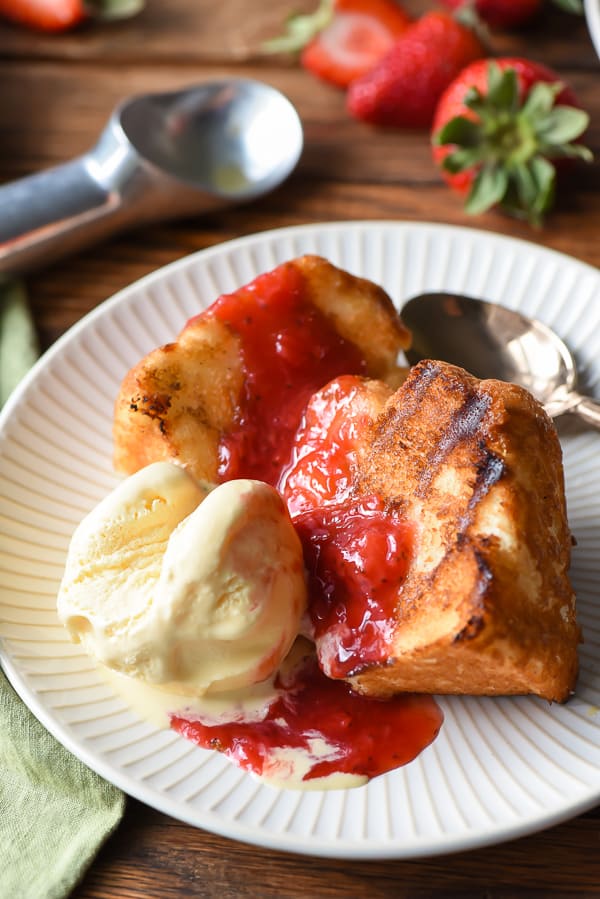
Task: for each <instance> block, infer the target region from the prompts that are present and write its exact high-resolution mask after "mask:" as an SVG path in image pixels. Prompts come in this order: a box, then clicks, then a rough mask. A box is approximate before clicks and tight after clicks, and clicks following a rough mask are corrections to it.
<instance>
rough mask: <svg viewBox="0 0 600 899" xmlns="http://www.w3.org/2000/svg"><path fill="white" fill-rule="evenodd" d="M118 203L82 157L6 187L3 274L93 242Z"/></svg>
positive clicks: (0, 216) (2, 190)
mask: <svg viewBox="0 0 600 899" xmlns="http://www.w3.org/2000/svg"><path fill="white" fill-rule="evenodd" d="M115 202H118V200H117V198H116V197H115V196H114V195H111V191H110V190H108V189H107V188H106V187H105V186H103V185H102V184H101V183H100V182H99V181H98V180H97V179H96V178H95V177H94V172H93V166H92V160H91V158H90V157H88V156H81V157H79V158H78V159H74V160H72V161H70V162H67V163H65V164H63V165H59V166H56V167H54V168H52V169H48V170H47V171H45V172H40V173H38V174H36V175H30V176H28V177H26V178H21V179H20V180H18V181H12V182H10V183H9V184H5V185H3V186H2V187H0V273H10V274H21V273H23V272H25V271H27V270H28V269H31V268H33V267H35V266H37V265H40V264H41V263H46V262H53V261H54V260H55V259H57V258H58V257H59V256H62V255H64V254H65V253H66V252H69V251H71V250H74V249H77V248H79V247H80V246H82V245H83V244H85V243H88V242H89V241H90V240H91V239H92V237H96V236H98V233H99V231H101V230H103V229H102V228H101V227H100V223H101V222H102V221H103V220H104V219H106V218H107V216H108V215H109V213H110V212H111V211H112V207H114V205H115Z"/></svg>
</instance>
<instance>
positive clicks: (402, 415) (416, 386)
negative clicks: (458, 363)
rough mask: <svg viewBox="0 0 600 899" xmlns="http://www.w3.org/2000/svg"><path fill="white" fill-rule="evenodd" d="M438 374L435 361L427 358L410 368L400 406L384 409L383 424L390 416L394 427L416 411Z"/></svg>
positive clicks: (438, 369)
mask: <svg viewBox="0 0 600 899" xmlns="http://www.w3.org/2000/svg"><path fill="white" fill-rule="evenodd" d="M439 376H440V367H439V365H436V363H435V362H431V361H429V360H427V361H426V362H420V363H419V364H418V365H415V367H414V368H413V369H412V372H411V375H409V377H408V379H407V380H406V381H405V382H404V385H403V390H404V393H405V396H404V397H403V399H402V406H401V407H400V408H394V409H392V410H389V411H387V410H385V411H384V413H383V415H382V417H381V422H382V424H385V421H386V420H389V418H390V417H393V419H394V427H397V423H399V422H402V421H404V420H405V419H407V418H412V416H413V415H414V414H415V413H416V412H417V410H418V408H419V406H420V405H421V401H422V399H423V397H424V395H425V394H426V393H427V392H428V390H429V388H430V386H431V384H432V383H433V381H435V379H436V378H438V377H439Z"/></svg>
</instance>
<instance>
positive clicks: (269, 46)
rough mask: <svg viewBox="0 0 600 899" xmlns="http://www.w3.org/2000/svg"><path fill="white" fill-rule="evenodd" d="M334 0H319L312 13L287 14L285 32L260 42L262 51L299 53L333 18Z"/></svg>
mask: <svg viewBox="0 0 600 899" xmlns="http://www.w3.org/2000/svg"><path fill="white" fill-rule="evenodd" d="M334 5H335V0H321V2H320V3H319V6H318V7H317V9H316V10H315V11H314V12H313V13H308V14H295V15H292V16H289V17H288V19H287V20H286V23H285V32H284V33H283V34H281V35H279V36H278V37H274V38H271V39H270V40H268V41H264V43H263V44H261V50H262V51H263V53H299V52H300V51H301V50H303V49H304V47H305V46H306V45H307V44H308V43H309V41H311V40H312V39H313V38H314V37H316V36H317V34H319V32H321V31H323V29H324V28H327V26H328V25H329V24H331V21H332V19H333V13H334Z"/></svg>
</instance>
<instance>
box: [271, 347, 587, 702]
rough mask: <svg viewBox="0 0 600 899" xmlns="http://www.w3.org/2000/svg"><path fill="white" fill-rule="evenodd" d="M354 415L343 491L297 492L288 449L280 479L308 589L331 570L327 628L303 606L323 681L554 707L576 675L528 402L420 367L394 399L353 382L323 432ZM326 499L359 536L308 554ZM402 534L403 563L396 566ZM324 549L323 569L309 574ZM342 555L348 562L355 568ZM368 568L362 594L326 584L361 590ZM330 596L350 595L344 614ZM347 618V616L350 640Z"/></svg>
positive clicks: (555, 488) (556, 539)
mask: <svg viewBox="0 0 600 899" xmlns="http://www.w3.org/2000/svg"><path fill="white" fill-rule="evenodd" d="M355 380H356V379H355ZM332 389H333V388H332V387H331V386H330V387H329V388H328V391H329V393H330V394H331V392H332ZM367 407H368V409H369V414H368V415H366V417H365V409H366V408H367ZM353 408H354V409H358V410H360V415H362V427H361V428H357V427H354V429H353V430H352V433H353V434H354V435H355V438H354V441H355V442H354V445H353V446H351V447H350V448H349V454H350V457H351V460H352V464H351V472H350V476H349V487H346V488H344V490H343V491H342V494H341V495H338V496H335V497H325V499H324V500H323V499H322V498H321V497H320V496H319V495H318V494H317V491H315V490H312V491H311V489H307V487H306V483H307V478H306V477H304V473H303V472H302V471H301V466H302V464H303V461H302V455H303V452H305V451H303V450H302V448H300V449H299V450H298V451H297V456H298V458H299V459H300V461H299V463H298V467H297V469H296V471H294V472H292V473H291V474H290V475H289V478H288V484H287V485H286V489H287V490H288V493H289V492H291V493H292V494H293V493H294V492H295V493H296V497H294V496H292V497H291V508H294V503H296V506H297V507H298V508H299V509H300V514H299V515H298V517H297V522H298V526H299V528H300V530H301V533H302V531H303V529H304V533H303V540H304V542H305V547H306V548H305V555H306V558H307V564H308V566H309V570H310V569H311V564H312V563H311V559H313V561H314V559H315V558H316V559H317V562H318V564H321V569H320V570H318V571H317V575H318V577H317V578H316V579H313V588H314V585H315V583H317V582H318V584H319V585H322V584H324V583H325V584H327V579H328V577H330V576H331V572H332V571H333V572H334V576H333V581H331V583H333V585H334V589H330V588H331V584H330V585H329V587H326V590H329V596H330V597H332V599H330V600H329V601H332V602H333V603H334V605H335V609H334V615H333V616H332V619H331V620H332V626H331V627H329V628H325V629H323V627H322V622H323V619H324V613H323V611H322V602H321V606H319V605H317V606H316V607H315V606H314V605H313V606H312V607H313V609H314V608H317V612H318V614H317V615H316V616H314V618H313V624H316V626H317V633H318V636H317V639H316V642H317V650H318V654H319V658H320V662H321V665H322V667H323V668H324V670H325V673H326V674H329V675H330V676H334V677H339V676H347V677H348V679H349V680H350V682H351V683H352V685H353V687H354V688H355V689H357V690H359V691H360V692H362V693H365V694H369V695H373V696H381V697H385V696H389V695H391V694H394V693H396V692H400V691H415V692H426V693H455V694H456V693H459V694H485V695H494V694H519V693H523V694H526V693H533V694H537V695H538V696H541V697H544V698H545V699H548V700H557V701H563V700H565V699H566V698H567V697H568V696H569V694H570V693H571V692H572V690H573V688H574V684H575V679H576V675H577V644H578V641H579V629H578V626H577V624H576V619H575V598H574V594H573V590H572V588H571V584H570V582H569V577H568V567H569V559H570V549H571V535H570V532H569V528H568V524H567V517H566V505H565V493H564V483H563V470H562V460H561V449H560V445H559V441H558V437H557V434H556V431H555V428H554V426H553V424H552V421H551V420H550V419H549V417H548V416H547V415H546V413H545V412H544V410H543V409H542V407H541V406H540V405H539V404H538V403H537V402H536V401H535V400H534V399H533V397H532V396H531V395H530V394H529V393H528V392H527V391H525V390H523V389H522V388H520V387H517V386H515V385H513V384H508V383H504V382H501V381H491V380H489V381H480V380H478V379H476V378H474V377H472V376H471V375H469V374H467V373H466V372H465V371H463V370H462V369H460V368H457V367H455V366H452V365H448V364H446V363H443V362H434V361H424V362H422V363H420V364H419V365H417V366H415V367H414V368H413V369H411V371H410V373H409V375H408V378H407V379H406V381H405V382H404V383H403V384H402V386H401V387H400V388H399V389H398V390H397V391H396V392H394V393H392V392H391V391H390V390H385V389H382V388H381V386H379V387H378V389H377V390H374V389H373V387H372V385H371V383H370V382H364V383H363V385H362V387H361V389H360V396H359V397H358V398H356V397H353V398H352V403H347V404H346V405H343V404H341V405H340V406H339V409H340V412H339V413H338V414H337V419H336V417H335V416H333V415H331V414H330V415H329V418H330V420H331V421H333V422H334V426H335V429H336V437H335V442H336V444H337V443H339V438H338V436H337V435H338V434H340V433H341V434H343V433H349V432H350V429H349V428H348V427H347V426H345V425H344V423H343V422H340V418H339V417H340V415H342V416H343V415H344V414H352V409H353ZM345 410H348V412H346V411H345ZM354 414H356V413H354ZM313 433H314V428H313ZM356 435H358V436H356ZM319 439H320V440H321V439H324V440H327V435H326V434H325V435H324V436H323V435H320V436H319ZM317 455H318V448H317V450H316V451H315V450H314V447H313V448H312V450H311V452H310V453H308V454H307V455H306V456H305V458H306V459H307V460H308V463H307V464H306V465H305V472H307V473H308V475H309V478H308V481H310V484H309V487H310V486H311V485H312V484H315V483H317V476H316V475H315V471H316V470H317V469H318V467H319V465H320V464H321V463H320V461H319V459H318V458H317ZM326 458H327V457H326V454H324V455H323V456H322V459H325V460H326ZM315 460H316V462H315ZM309 463H310V464H309ZM336 465H338V467H339V463H338V462H336ZM323 482H324V483H325V481H323ZM315 496H316V500H315ZM298 497H299V498H300V500H302V501H303V502H304V506H303V507H302V506H301V504H298ZM369 497H371V498H375V499H371V500H369V502H367V501H366V498H369ZM307 498H308V499H307ZM360 498H362V506H361V504H360V503H359V499H360ZM288 502H290V496H288ZM331 502H332V503H333V506H332V508H333V509H334V510H335V512H336V514H337V515H338V519H339V520H345V521H346V522H349V521H350V516H354V524H353V527H354V528H355V530H356V533H357V534H358V536H356V537H355V538H352V539H351V537H349V536H348V524H346V525H345V527H346V531H345V532H344V533H342V537H341V539H342V541H343V544H342V545H341V548H340V552H339V555H338V557H336V556H335V552H333V551H332V550H331V547H325V546H324V545H323V544H320V545H318V551H317V553H316V555H315V554H314V553H313V551H312V550H311V540H312V544H315V545H316V544H318V540H319V539H320V535H322V534H323V532H324V531H323V529H324V527H325V526H326V525H327V520H328V519H327V515H329V512H328V510H327V508H326V507H327V504H328V503H331ZM311 503H313V504H315V505H316V506H317V507H319V506H320V505H321V504H322V505H321V509H320V517H318V516H317V518H315V514H314V513H311V512H310V509H309V510H308V511H307V508H308V507H309V506H310V505H311ZM369 503H370V505H369ZM302 509H303V511H302ZM361 509H362V510H363V511H364V510H365V509H366V515H367V517H366V518H365V519H364V522H363V523H362V532H361V530H360V528H361V525H360V522H359V523H358V524H357V523H356V520H357V516H358V517H360V514H362V513H361ZM378 509H382V510H383V512H382V513H381V514H380V513H379V512H378ZM340 510H341V513H340ZM317 511H319V510H317ZM325 513H327V514H325ZM382 514H383V515H387V516H388V520H389V522H390V531H389V534H390V539H392V538H393V541H394V544H393V553H390V552H389V551H388V550H387V549H386V550H385V553H386V555H385V559H384V557H383V555H380V556H379V558H380V560H381V563H380V564H376V563H377V558H378V557H377V553H378V552H379V553H380V554H381V552H382V550H381V545H382V544H381V541H380V543H379V544H377V543H376V542H372V545H370V544H369V541H370V540H376V538H372V536H371V535H372V534H373V533H375V534H376V531H377V528H379V529H381V515H382ZM330 517H331V516H330ZM307 521H308V531H307V524H306V523H307ZM315 522H316V524H315ZM403 523H405V525H406V527H408V537H406V533H407V531H406V527H405V530H404V531H402V530H401V529H400V528H401V526H402V525H403ZM311 529H312V531H313V535H312V536H311V533H310V531H311ZM403 534H404V536H403ZM314 535H316V536H314ZM383 536H384V537H385V531H384V532H383ZM337 539H338V538H337V537H336V535H335V533H334V534H333V537H332V540H333V541H334V542H335V541H336V540H337ZM403 540H404V541H405V542H404V550H405V551H406V556H407V561H406V565H404V567H402V566H401V567H400V568H399V567H398V559H399V558H400V561H402V559H401V556H402V552H403V546H402V541H403ZM315 541H316V543H315ZM388 543H389V540H388ZM326 552H329V562H328V563H327V564H328V565H329V570H328V571H326V570H324V569H323V567H322V560H323V558H325V553H326ZM311 553H312V555H311ZM357 553H358V555H359V556H360V554H361V553H362V554H363V558H362V559H360V561H359V562H358V563H357V562H356V554H357ZM374 553H375V555H374ZM352 566H354V567H352ZM369 570H370V572H371V584H370V586H369V588H368V589H365V588H364V587H361V588H360V589H359V590H356V589H354V592H353V590H352V588H348V587H347V585H344V583H343V579H342V581H341V582H340V580H339V578H338V580H337V581H336V580H335V577H336V576H337V575H336V572H337V573H339V572H340V571H341V572H342V575H343V577H348V576H349V577H350V579H352V578H354V579H355V581H356V583H358V585H359V587H360V585H361V584H362V583H363V581H361V578H363V576H364V573H365V572H366V571H369ZM348 572H350V575H348ZM313 573H314V572H313ZM373 573H375V575H376V577H377V578H378V579H380V581H381V584H383V585H384V587H385V589H386V590H387V593H388V594H389V591H390V589H391V590H392V591H393V593H392V595H391V602H389V600H386V601H388V602H389V612H388V617H387V619H383V620H381V617H380V609H378V607H377V602H378V596H379V597H382V596H384V593H382V592H381V591H382V588H381V586H380V585H379V583H378V584H377V585H374V584H373ZM357 578H358V580H356V579H357ZM394 579H395V581H394ZM386 581H389V583H386ZM378 590H379V593H377V591H378ZM369 591H370V596H369V597H368V598H367V600H368V601H367V600H365V594H366V593H368V592H369ZM344 596H347V597H350V598H349V599H348V606H349V607H348V608H346V609H343V608H342V604H343V601H344ZM382 601H383V600H382ZM317 602H319V600H317ZM311 603H314V597H313V599H311ZM353 603H354V604H355V605H357V606H358V607H359V608H358V613H357V610H356V609H355V608H352V607H351V606H352V604H353ZM378 615H379V619H378ZM317 619H318V620H317ZM349 621H354V622H357V623H356V624H355V626H354V632H353V633H349V632H348V626H347V622H349ZM340 622H341V623H340ZM378 640H379V641H380V642H379V645H378V643H377V641H378ZM374 657H375V658H374ZM340 671H342V672H343V673H342V675H340ZM344 672H345V674H344Z"/></svg>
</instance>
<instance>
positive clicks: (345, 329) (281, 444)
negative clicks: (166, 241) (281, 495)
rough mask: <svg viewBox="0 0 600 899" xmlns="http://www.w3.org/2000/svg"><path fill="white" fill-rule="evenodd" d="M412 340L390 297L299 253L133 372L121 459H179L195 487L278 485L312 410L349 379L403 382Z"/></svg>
mask: <svg viewBox="0 0 600 899" xmlns="http://www.w3.org/2000/svg"><path fill="white" fill-rule="evenodd" d="M409 340H410V335H409V332H408V331H407V329H406V328H405V327H404V326H403V324H402V322H401V320H400V318H399V316H398V313H397V311H396V309H395V307H394V305H393V303H392V301H391V299H390V298H389V296H388V295H387V294H386V293H385V291H384V290H383V289H382V288H381V287H379V286H377V285H376V284H374V283H372V282H371V281H368V280H365V279H364V278H358V277H354V276H353V275H351V274H349V273H348V272H345V271H343V270H341V269H339V268H336V267H335V266H333V265H332V264H331V263H329V262H327V261H326V260H325V259H322V258H321V257H318V256H310V255H309V256H302V257H300V258H298V259H294V260H292V261H290V262H286V263H284V264H283V265H280V266H278V267H277V268H275V269H273V270H272V271H270V272H267V273H266V274H264V275H260V276H259V277H258V278H256V279H255V280H254V281H253V282H252V283H251V284H248V285H246V286H245V287H242V288H240V289H239V290H237V291H235V293H233V294H230V295H225V296H222V297H220V298H219V299H218V300H216V302H215V303H214V304H213V305H212V306H211V307H210V308H209V309H208V310H206V311H205V312H203V313H201V314H200V315H198V316H196V317H195V318H193V319H191V320H190V321H189V322H188V323H187V325H186V326H185V327H184V329H183V330H182V332H181V333H180V335H179V337H178V338H177V340H176V341H175V342H173V343H170V344H167V345H165V346H162V347H160V348H158V349H156V350H154V351H152V352H150V353H149V354H148V355H147V356H146V357H145V358H143V359H142V360H141V361H140V362H139V363H138V364H137V365H136V366H135V367H134V368H132V369H131V370H130V371H129V372H128V373H127V375H126V376H125V378H124V380H123V383H122V385H121V389H120V392H119V395H118V398H117V402H116V407H115V420H114V447H115V449H114V462H115V467H116V468H117V470H118V471H121V472H123V473H126V474H131V473H133V472H134V471H137V470H138V469H139V468H142V467H143V466H144V465H147V464H149V463H150V462H155V461H159V460H173V461H176V462H178V463H180V464H181V465H183V466H184V467H186V468H188V469H189V470H190V471H191V472H192V473H193V474H194V475H195V476H196V477H197V478H198V479H200V480H208V481H213V482H215V481H218V480H228V479H231V478H233V477H258V478H260V479H262V480H265V481H268V482H270V483H273V482H274V481H275V480H277V478H278V475H279V471H280V469H281V466H282V465H283V464H284V462H285V461H286V460H287V455H288V453H289V449H290V446H291V443H292V440H293V436H294V434H295V431H296V428H297V426H298V422H299V420H300V417H301V414H302V411H303V409H304V406H305V404H306V402H307V400H308V399H309V397H310V396H311V395H312V393H313V392H314V391H315V390H318V389H319V388H320V387H322V386H323V385H324V384H325V383H327V382H328V381H329V380H330V379H331V378H333V377H336V376H337V375H340V374H343V373H356V374H362V375H367V376H369V377H373V378H380V379H382V380H384V381H386V382H388V383H390V384H392V385H397V384H399V383H400V381H401V379H402V377H403V376H404V374H405V372H406V369H405V368H403V367H402V366H400V365H399V362H398V357H399V354H400V351H401V350H403V349H405V348H406V347H407V346H408V344H409Z"/></svg>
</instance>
